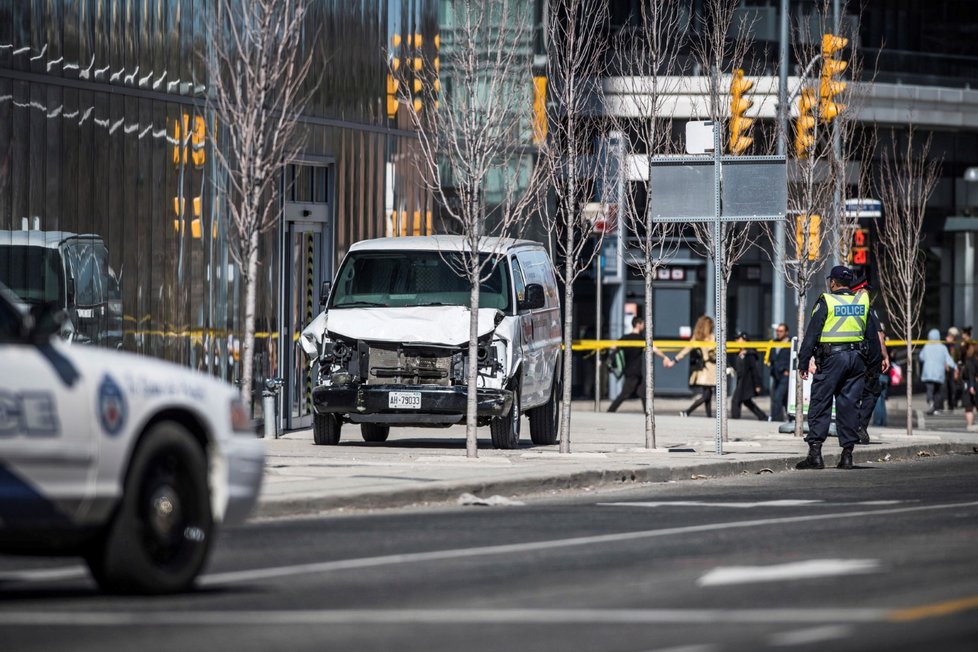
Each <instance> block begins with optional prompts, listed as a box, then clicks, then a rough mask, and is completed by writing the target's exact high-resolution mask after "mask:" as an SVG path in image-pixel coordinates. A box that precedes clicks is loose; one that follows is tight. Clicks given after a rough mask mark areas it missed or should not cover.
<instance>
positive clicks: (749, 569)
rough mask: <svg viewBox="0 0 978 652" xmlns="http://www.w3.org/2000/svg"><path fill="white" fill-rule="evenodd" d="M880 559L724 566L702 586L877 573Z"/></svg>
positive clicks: (699, 582) (704, 578)
mask: <svg viewBox="0 0 978 652" xmlns="http://www.w3.org/2000/svg"><path fill="white" fill-rule="evenodd" d="M879 568H880V562H879V560H878V559H809V560H807V561H798V562H791V563H788V564H775V565H772V566H721V567H719V568H714V569H713V570H711V571H710V572H709V573H707V574H706V575H704V576H703V577H701V578H699V579H698V580H697V581H696V584H697V585H699V586H724V585H728V584H751V583H755V582H781V581H784V580H797V579H811V578H814V577H833V576H836V575H851V574H852V573H873V572H876V571H877V570H879Z"/></svg>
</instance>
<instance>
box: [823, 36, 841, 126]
mask: <svg viewBox="0 0 978 652" xmlns="http://www.w3.org/2000/svg"><path fill="white" fill-rule="evenodd" d="M848 43H849V39H847V38H843V37H841V36H835V35H834V34H823V35H822V78H821V82H820V83H819V90H818V94H819V104H818V117H819V118H820V119H821V120H822V122H826V123H828V122H832V121H833V120H834V119H835V118H836V117H837V116H838V115H839V114H840V113H842V111H843V110H845V108H846V105H845V104H840V103H838V102H834V101H832V98H834V97H835V96H836V95H838V94H839V93H841V92H842V91H844V90H845V89H846V83H845V82H843V81H839V80H837V79H836V77H837V76H838V75H841V74H842V73H843V71H845V69H846V67H847V66H848V64H847V63H846V62H845V61H840V60H839V59H833V58H832V55H834V54H835V53H836V52H838V51H839V50H841V49H842V48H844V47H845V46H846V45H847V44H848Z"/></svg>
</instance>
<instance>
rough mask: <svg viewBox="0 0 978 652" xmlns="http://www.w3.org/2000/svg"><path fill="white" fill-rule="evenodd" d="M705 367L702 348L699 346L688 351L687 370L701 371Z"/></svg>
mask: <svg viewBox="0 0 978 652" xmlns="http://www.w3.org/2000/svg"><path fill="white" fill-rule="evenodd" d="M705 368H706V361H705V360H704V359H703V350H702V349H700V348H699V347H697V348H695V349H693V350H692V351H690V352H689V370H690V371H702V370H703V369H705Z"/></svg>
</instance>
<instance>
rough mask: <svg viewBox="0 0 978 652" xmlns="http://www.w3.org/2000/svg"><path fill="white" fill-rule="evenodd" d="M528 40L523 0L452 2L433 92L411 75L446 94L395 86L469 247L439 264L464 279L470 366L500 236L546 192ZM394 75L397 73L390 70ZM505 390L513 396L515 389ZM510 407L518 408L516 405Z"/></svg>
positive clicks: (473, 431)
mask: <svg viewBox="0 0 978 652" xmlns="http://www.w3.org/2000/svg"><path fill="white" fill-rule="evenodd" d="M531 37H532V15H531V12H530V6H529V3H526V2H520V0H458V1H456V2H453V3H452V21H451V24H450V25H449V26H448V29H443V31H442V33H441V45H440V48H441V50H440V68H441V75H440V80H439V82H440V83H439V85H436V84H435V81H436V80H438V76H437V75H438V71H437V67H436V66H434V65H428V66H424V65H422V66H420V70H416V71H415V72H416V73H419V74H420V75H424V74H425V73H424V72H423V71H427V74H428V75H429V76H428V78H422V77H416V79H418V80H419V81H421V82H422V83H421V84H420V85H419V86H418V88H419V89H432V88H437V87H439V86H440V87H443V88H444V91H443V92H442V93H440V94H439V95H438V98H437V102H434V101H431V97H430V96H425V95H423V94H422V93H421V92H416V91H415V87H414V85H413V84H408V83H402V84H400V85H399V88H400V91H399V92H400V95H401V104H402V107H403V109H404V110H405V111H407V113H408V115H409V116H410V120H411V123H412V124H413V126H414V127H415V129H416V130H417V133H418V148H417V156H416V159H415V162H416V164H417V166H418V172H419V176H420V178H421V180H422V183H423V184H424V185H425V187H426V189H427V190H428V191H429V192H430V193H431V194H432V196H433V197H434V198H435V200H436V201H437V202H438V204H439V206H440V209H441V213H442V217H443V220H444V221H445V222H446V223H447V224H448V225H449V226H450V228H452V229H456V230H457V231H458V232H460V233H461V234H462V236H463V238H464V240H465V243H466V245H465V247H464V248H463V250H462V251H460V252H457V255H447V252H446V255H444V256H443V257H445V260H446V262H448V263H449V264H451V265H452V267H453V269H454V270H455V271H456V273H458V274H459V275H460V276H463V277H464V278H465V279H467V281H468V282H469V287H470V295H469V308H470V319H469V351H468V356H469V358H468V359H469V360H473V361H474V360H477V358H478V348H479V342H478V336H479V329H478V326H479V291H480V284H481V283H482V282H483V281H484V280H486V279H487V278H488V276H489V275H490V274H491V273H492V271H493V269H494V268H495V266H496V265H497V264H498V263H499V256H498V255H497V254H498V253H499V252H500V251H501V248H502V238H505V237H510V236H513V235H517V234H519V233H520V232H521V230H522V228H523V227H524V226H525V224H526V222H527V220H528V218H529V216H530V215H531V213H532V212H533V211H534V210H535V209H536V208H537V206H538V205H539V200H540V194H541V193H540V191H541V189H543V188H544V187H545V184H544V183H543V181H544V170H545V166H542V165H535V164H534V161H533V154H534V153H533V151H532V150H531V148H529V147H528V143H529V136H528V133H529V131H530V128H529V126H530V125H531V123H532V108H533V107H532V105H533V102H532V98H531V95H530V89H531V88H532V48H531V43H532V38H531ZM393 60H394V59H392V61H393ZM400 68H401V70H404V69H405V68H407V67H406V66H401V67H400ZM391 73H392V75H396V74H397V70H395V69H394V66H391ZM480 250H481V251H482V252H483V253H482V254H480ZM487 254H488V255H487ZM478 374H479V365H478V364H469V365H468V375H467V384H468V396H467V406H466V421H465V426H466V427H465V435H466V437H465V439H466V455H467V456H468V457H477V456H478V447H477V398H478V395H477V385H478ZM516 382H518V381H516ZM511 389H513V390H514V391H516V392H518V391H519V387H518V386H513V387H511ZM514 409H517V410H518V409H519V406H518V402H517V401H515V400H514ZM510 435H512V433H510ZM516 435H517V436H518V430H517V431H516ZM493 441H494V443H497V445H501V446H505V447H512V446H515V443H514V442H513V439H512V437H503V436H502V435H500V440H499V441H498V442H497V434H496V432H495V431H494V432H493Z"/></svg>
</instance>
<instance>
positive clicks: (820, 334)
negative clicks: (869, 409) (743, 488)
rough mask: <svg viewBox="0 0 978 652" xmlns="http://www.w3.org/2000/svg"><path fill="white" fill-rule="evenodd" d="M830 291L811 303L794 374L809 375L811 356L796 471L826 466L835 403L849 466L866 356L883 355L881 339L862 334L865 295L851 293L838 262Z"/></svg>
mask: <svg viewBox="0 0 978 652" xmlns="http://www.w3.org/2000/svg"><path fill="white" fill-rule="evenodd" d="M827 283H828V289H829V291H828V292H826V293H824V294H822V296H820V297H819V299H818V301H816V302H815V309H814V310H812V317H811V319H810V320H809V322H808V328H807V329H806V330H805V339H804V340H803V341H802V343H801V348H800V349H799V351H798V373H799V374H800V375H801V377H802V380H807V379H808V364H809V362H811V359H812V357H814V358H815V363H816V371H815V378H814V379H813V381H812V392H811V399H810V400H809V403H808V435H807V436H806V437H805V441H806V442H807V443H808V456H807V457H806V458H805V459H804V460H802V461H801V462H799V463H798V464H797V465H796V467H795V468H798V469H824V468H825V463H824V462H823V461H822V444H823V443H824V442H825V440H826V438H828V434H829V425H830V423H831V421H832V403H833V400H834V401H835V422H836V430H837V431H838V434H839V445H840V446H842V457H841V459H840V460H839V464H838V467H839V468H840V469H851V468H853V463H852V449H853V447H854V446H855V444H856V443H857V442H858V441H859V435H858V434H857V432H856V431H857V429H858V427H859V406H860V401H861V400H862V393H863V383H864V381H865V379H866V359H873V358H876V357H878V356H881V355H882V354H881V353H880V350H879V346H880V342H879V338H878V337H877V336H876V335H875V333H876V331H875V330H874V331H871V332H872V334H873V337H866V333H867V331H868V330H869V329H870V328H872V326H871V325H870V324H869V320H870V317H869V295H867V294H865V293H860V294H853V293H852V290H850V289H849V286H850V285H852V272H851V271H850V270H849V268H848V267H845V266H843V265H836V266H835V267H833V268H832V271H831V273H830V274H829V276H828V279H827Z"/></svg>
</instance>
